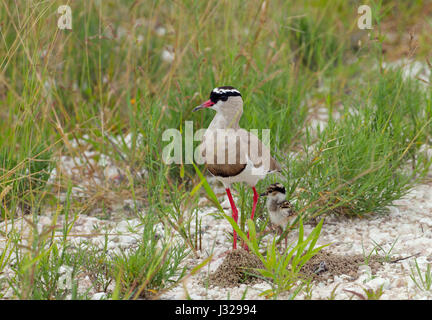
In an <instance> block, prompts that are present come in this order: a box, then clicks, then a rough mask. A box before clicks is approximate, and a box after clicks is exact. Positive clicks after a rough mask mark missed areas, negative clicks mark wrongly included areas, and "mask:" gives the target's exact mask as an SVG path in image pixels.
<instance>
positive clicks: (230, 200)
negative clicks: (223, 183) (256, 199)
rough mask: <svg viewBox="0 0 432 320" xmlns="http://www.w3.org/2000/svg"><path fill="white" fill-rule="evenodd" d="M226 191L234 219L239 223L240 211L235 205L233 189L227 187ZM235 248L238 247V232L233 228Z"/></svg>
mask: <svg viewBox="0 0 432 320" xmlns="http://www.w3.org/2000/svg"><path fill="white" fill-rule="evenodd" d="M225 191H226V193H227V195H228V200H229V202H230V205H231V209H232V217H233V219H234V221H235V222H236V223H237V222H238V211H237V208H236V206H235V203H234V200H233V197H232V195H231V190H230V189H229V188H226V189H225ZM233 249H237V232H236V231H235V230H233Z"/></svg>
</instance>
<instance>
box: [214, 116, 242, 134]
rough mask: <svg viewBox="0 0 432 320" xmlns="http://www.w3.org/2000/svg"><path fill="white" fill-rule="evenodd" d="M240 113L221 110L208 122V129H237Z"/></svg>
mask: <svg viewBox="0 0 432 320" xmlns="http://www.w3.org/2000/svg"><path fill="white" fill-rule="evenodd" d="M240 117H241V113H240V114H224V113H222V112H217V113H216V115H215V117H214V118H213V120H212V122H211V123H210V125H209V127H208V129H210V130H212V129H238V128H240V127H239V121H240Z"/></svg>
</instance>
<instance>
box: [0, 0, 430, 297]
mask: <svg viewBox="0 0 432 320" xmlns="http://www.w3.org/2000/svg"><path fill="white" fill-rule="evenodd" d="M367 3H369V4H370V5H371V6H372V8H373V24H374V29H373V30H372V31H371V34H370V36H369V35H368V34H367V33H365V32H361V34H360V36H361V39H362V43H363V45H361V46H360V47H358V46H357V45H356V44H355V45H354V44H353V43H352V41H353V40H352V39H353V34H354V33H356V32H358V30H357V29H356V18H357V11H356V10H354V9H356V6H357V5H359V4H360V1H344V0H336V1H331V2H329V1H320V0H310V1H304V2H298V1H282V0H280V1H271V2H270V1H266V2H263V1H258V0H254V1H225V0H224V1H216V0H213V1H207V2H204V1H196V0H187V1H183V2H171V1H150V2H149V1H144V2H136V1H124V2H118V1H114V0H108V1H96V0H91V1H85V2H79V1H70V2H68V1H66V2H65V1H60V0H58V1H57V0H56V1H43V2H40V1H18V2H17V1H12V0H5V1H3V2H1V3H0V21H1V24H0V28H1V29H0V42H1V46H0V57H1V58H0V222H3V223H4V224H3V226H6V223H8V226H9V227H8V229H7V230H6V227H4V228H2V229H0V250H1V251H0V297H2V296H3V295H5V293H6V291H7V288H11V289H10V290H9V292H10V291H12V297H13V298H19V299H68V298H73V299H88V298H90V296H89V292H90V291H91V290H93V291H98V292H101V291H102V292H106V293H107V296H108V297H109V298H115V299H117V298H124V299H132V298H138V297H142V296H144V297H148V296H149V295H155V296H158V293H159V292H162V291H163V290H166V289H167V288H169V287H170V286H171V285H173V283H178V281H181V279H182V278H184V277H185V276H188V275H190V274H191V272H192V271H191V268H192V270H193V272H197V270H195V269H193V267H194V266H188V268H187V269H184V266H183V265H182V262H183V261H184V259H185V257H186V256H188V257H197V256H199V255H200V253H201V252H208V250H210V248H203V247H202V243H201V242H202V230H201V217H200V216H199V207H198V202H199V198H200V196H203V195H204V194H207V196H208V198H209V199H210V200H211V201H212V203H213V204H214V205H215V212H217V211H220V208H217V205H218V201H217V199H216V196H215V195H214V194H212V193H211V192H210V191H209V188H210V187H209V186H208V185H207V184H206V183H205V179H202V176H201V175H200V173H201V172H202V173H205V168H204V167H203V166H198V167H196V168H194V167H193V166H191V165H186V164H182V165H166V164H164V163H162V162H161V157H162V150H163V147H164V146H165V145H166V143H165V142H164V141H162V139H161V136H162V133H163V132H164V131H165V130H166V129H170V128H174V129H179V130H181V131H182V132H183V130H184V126H185V121H189V120H190V121H193V122H194V130H197V129H200V128H204V127H206V126H207V125H208V123H209V121H210V119H211V118H212V116H213V113H212V112H201V113H192V109H193V108H194V107H195V106H196V105H198V104H199V103H201V102H202V101H203V100H205V99H207V97H208V94H209V92H210V90H211V89H212V88H214V87H216V86H219V85H233V86H235V87H237V88H238V89H239V90H240V91H241V92H242V96H243V98H244V103H245V108H244V115H243V117H242V119H241V122H240V125H241V126H242V127H244V128H246V129H270V130H271V144H270V148H271V151H272V153H273V154H274V155H275V156H276V157H277V158H278V160H279V161H280V162H281V164H282V166H283V168H284V170H283V175H282V177H283V178H282V181H280V182H283V183H284V184H285V185H286V187H287V188H288V190H289V198H290V199H291V200H293V199H296V200H297V201H296V202H295V206H296V210H297V211H299V212H300V213H301V216H302V219H303V221H306V220H307V219H308V218H310V217H315V216H321V215H325V214H330V213H333V214H337V215H346V216H349V217H358V216H366V215H374V214H378V213H381V212H384V211H385V210H386V206H388V205H389V204H391V203H392V202H393V201H394V200H396V199H399V198H401V197H402V196H403V195H404V194H406V192H407V191H409V190H410V189H411V188H412V187H413V186H414V185H415V184H416V183H418V182H420V181H421V179H422V178H423V177H424V175H425V173H426V172H427V170H428V168H429V165H430V159H428V158H427V157H426V156H425V154H423V153H422V152H420V150H423V149H421V147H422V145H426V146H430V141H431V140H430V135H431V133H432V126H431V123H430V122H431V121H432V120H431V119H432V118H431V116H432V105H431V101H432V99H431V93H432V91H431V90H430V87H427V86H426V89H425V88H424V86H422V83H421V82H420V81H418V80H416V79H404V78H403V77H402V74H401V70H398V69H396V70H394V71H389V70H381V68H379V67H378V66H377V65H378V64H379V63H381V62H382V61H386V59H387V56H386V55H385V54H383V53H382V48H383V46H384V45H385V34H386V33H387V32H388V30H387V29H386V28H388V27H386V24H385V23H386V22H392V21H394V19H395V17H397V19H398V21H399V25H398V29H397V34H398V35H402V34H403V33H404V30H406V29H408V28H409V27H410V26H411V25H412V23H414V22H415V16H416V15H420V14H421V13H422V11H423V5H422V4H421V3H416V4H409V3H408V2H407V3H403V4H402V3H401V4H396V2H394V1H367ZM64 4H69V5H70V6H71V9H72V19H73V20H72V28H73V29H72V30H59V29H58V28H57V19H58V18H59V15H58V14H57V13H56V12H57V8H58V7H59V6H60V5H64ZM353 8H354V9H353ZM162 27H163V28H164V34H162V33H161V28H162ZM429 37H430V36H429V33H428V32H427V29H425V31H424V32H423V33H420V34H419V49H418V56H416V58H417V59H418V60H420V61H424V58H425V57H427V54H428V52H429V51H430V50H429V49H430V41H429V40H430V38H429ZM354 38H355V37H354ZM403 45H406V44H405V43H400V44H399V47H402V46H403ZM164 50H172V51H174V53H175V59H174V60H173V61H172V62H168V61H164V60H163V58H162V53H163V51H164ZM395 51H397V50H395ZM401 57H402V56H401ZM317 110H326V111H327V114H328V118H329V119H328V125H327V126H325V127H320V128H318V129H317V130H315V129H313V128H311V122H312V119H314V117H315V116H316V113H317ZM336 113H338V114H339V115H340V117H336V116H335V114H336ZM128 134H130V136H131V137H132V141H131V143H130V145H129V146H127V145H126V144H125V143H120V144H117V143H115V141H114V140H115V137H118V136H121V137H123V138H124V137H125V136H126V135H128ZM78 142H79V143H78ZM198 143H199V142H197V141H196V142H195V143H194V145H195V146H196V145H197V144H198ZM86 151H87V153H86ZM90 151H91V152H93V153H94V154H95V155H94V159H92V158H91V157H90V156H89V153H88V152H90ZM102 155H103V156H105V157H109V159H110V160H111V161H112V162H113V164H114V165H115V166H116V167H117V168H119V169H120V170H121V171H122V172H123V173H124V177H123V178H122V179H120V180H119V181H117V182H115V183H114V182H113V181H111V180H109V179H108V178H107V177H106V176H105V175H104V170H105V169H106V168H105V166H104V165H103V164H100V163H99V162H98V161H99V160H100V159H101V158H102ZM61 157H71V158H72V159H73V160H74V161H76V162H79V165H78V166H77V167H78V170H77V172H75V173H73V174H70V173H68V172H67V171H65V170H62V168H61V166H60V161H59V159H61ZM54 168H55V169H56V171H57V173H58V175H57V177H56V179H55V181H54V182H53V183H50V184H48V183H47V181H48V177H49V172H50V171H51V170H52V169H54ZM144 169H145V173H144V174H143V170H144ZM95 177H98V179H95ZM280 179H281V178H279V177H275V176H272V177H268V178H267V179H266V180H264V181H262V182H260V183H259V184H258V186H257V188H258V191H261V190H264V189H265V187H266V185H268V184H269V183H271V182H275V181H276V180H280ZM84 182H86V183H84ZM200 183H201V184H202V185H200ZM199 185H200V186H201V188H198V187H197V186H199ZM77 186H81V187H82V188H83V189H82V192H83V194H84V197H78V196H76V193H75V189H74V187H77ZM201 189H204V191H206V192H204V191H202V190H201ZM234 190H235V192H236V193H237V194H238V195H239V197H240V201H239V203H238V204H239V209H240V211H241V217H240V230H241V231H246V229H248V226H247V219H248V217H249V215H250V210H251V200H252V196H251V195H252V194H251V191H250V190H249V188H247V187H246V186H242V185H235V186H234ZM123 200H132V201H133V206H132V207H133V208H132V209H131V210H130V213H129V214H128V215H125V216H124V217H120V218H121V219H126V218H136V219H138V220H139V221H140V223H141V224H142V225H145V224H149V225H148V226H147V227H146V228H145V232H144V233H143V235H142V239H141V241H139V242H138V243H137V245H136V247H134V248H132V249H131V250H127V251H124V252H123V253H122V254H118V255H112V252H109V250H108V249H107V248H102V249H101V248H98V247H95V246H93V245H92V244H91V243H90V242H83V243H81V244H80V245H77V246H74V245H72V240H71V239H72V236H71V234H70V232H71V228H72V227H73V226H74V223H75V222H76V219H78V217H79V216H80V215H90V216H91V215H93V214H94V212H95V210H96V209H97V210H101V212H102V213H101V215H102V216H103V219H105V220H108V221H111V220H115V219H119V217H117V216H116V215H115V214H116V212H114V211H113V210H112V208H113V206H115V205H116V204H122V202H123ZM141 209H142V210H141ZM49 211H50V212H54V215H56V216H58V219H59V220H60V217H61V218H62V221H63V225H61V226H59V227H57V226H55V223H53V225H52V226H51V227H50V228H48V229H47V230H42V231H41V230H37V229H36V228H35V224H36V223H37V222H38V221H39V219H40V218H41V217H43V216H44V215H45V212H49ZM20 212H21V213H25V214H26V216H25V218H26V220H27V221H28V222H26V223H28V224H29V225H30V226H31V228H30V229H31V230H32V232H31V235H30V236H29V237H26V236H24V235H23V234H22V233H20V231H19V230H20V229H19V228H18V226H19V225H20V223H21V222H22V218H21V217H20ZM256 216H257V218H258V220H257V225H256V226H255V227H256V230H257V233H258V234H259V233H260V232H261V231H263V230H264V228H265V226H266V221H267V213H266V210H265V207H264V202H263V201H260V202H259V205H258V208H257V213H256ZM116 221H118V220H116ZM158 223H161V224H162V225H163V226H164V228H165V229H166V230H168V232H167V234H165V235H163V237H162V238H158V239H157V240H155V239H154V236H155V232H156V231H155V229H154V228H153V227H152V226H155V225H156V224H158ZM249 229H250V228H249ZM289 231H290V230H286V233H287V232H289ZM173 236H176V237H178V238H176V239H180V240H179V241H180V243H179V244H178V245H176V246H174V245H172V244H170V241H171V240H172V239H173V238H172V237H173ZM107 239H108V235H107V236H106V242H107V241H108V240H107ZM280 239H281V238H279V239H278V240H280ZM256 240H257V243H258V244H261V240H262V238H261V237H260V236H258V239H256ZM176 241H177V240H176ZM224 241H227V242H229V241H231V239H230V237H229V236H227V237H225V238H224ZM273 245H274V246H276V244H275V243H273ZM272 250H273V251H271V250H270V252H273V254H274V255H276V251H274V248H273V249H272ZM256 253H257V254H259V252H258V251H257V252H256ZM270 257H271V255H269V256H268V258H270ZM274 257H276V256H274ZM277 258H278V259H279V258H281V259H282V258H284V256H283V255H282V256H277ZM285 258H286V257H285ZM283 261H285V262H287V261H288V260H283ZM201 267H202V266H201ZM64 270H68V271H67V272H66V275H65V273H64V272H63V271H64ZM6 271H7V272H6ZM9 271H11V272H12V276H9ZM60 271H61V272H60ZM285 271H286V270H280V272H279V273H274V275H275V278H274V282H273V284H274V292H273V293H272V294H273V295H272V297H277V296H279V295H280V294H281V292H282V291H284V290H292V289H293V288H292V287H289V286H285V285H283V283H282V282H281V281H283V277H285V276H286V277H288V275H287V274H285V273H284V272H285ZM2 272H4V274H8V277H6V278H5V277H3V276H2ZM83 275H89V278H90V282H91V285H90V289H91V290H90V289H89V288H85V289H84V288H81V287H80V283H81V279H82V276H83ZM277 276H280V277H281V278H279V280H278V279H276V278H277ZM290 277H291V278H290V279H291V280H292V281H294V280H293V279H295V278H296V277H295V276H293V275H292V274H291V275H290ZM65 279H66V281H67V282H68V286H67V287H65V286H64V285H63V283H62V282H64V281H65ZM291 280H290V281H291ZM278 281H279V282H278ZM89 290H90V291H89ZM269 294H270V293H269Z"/></svg>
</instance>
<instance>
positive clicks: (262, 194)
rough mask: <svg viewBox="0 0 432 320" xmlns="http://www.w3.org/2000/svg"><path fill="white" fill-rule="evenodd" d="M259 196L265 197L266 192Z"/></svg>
mask: <svg viewBox="0 0 432 320" xmlns="http://www.w3.org/2000/svg"><path fill="white" fill-rule="evenodd" d="M259 196H260V197H265V196H267V192H264V193H261V194H260V195H259Z"/></svg>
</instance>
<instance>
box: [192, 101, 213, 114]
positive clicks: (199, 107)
mask: <svg viewBox="0 0 432 320" xmlns="http://www.w3.org/2000/svg"><path fill="white" fill-rule="evenodd" d="M214 104H215V103H214V102H213V101H211V100H207V101H206V102H203V103H201V104H200V105H199V106H198V107H196V108H195V109H193V110H192V112H195V111H197V110H200V109H203V108H210V107H211V106H212V105H214Z"/></svg>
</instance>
